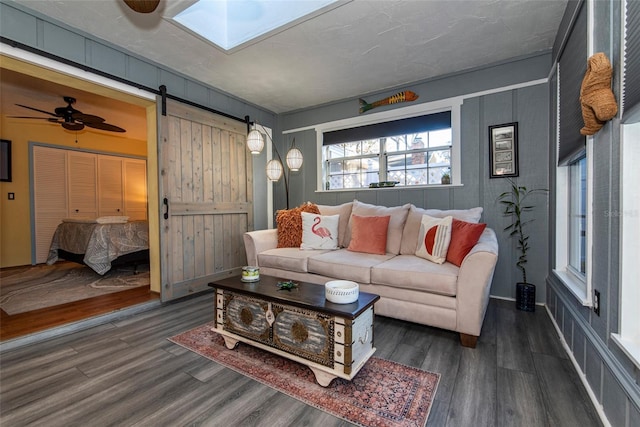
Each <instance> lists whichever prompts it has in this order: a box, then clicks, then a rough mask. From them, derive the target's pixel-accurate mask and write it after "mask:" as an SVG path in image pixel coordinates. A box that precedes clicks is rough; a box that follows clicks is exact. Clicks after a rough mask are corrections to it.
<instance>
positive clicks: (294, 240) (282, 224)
mask: <svg viewBox="0 0 640 427" xmlns="http://www.w3.org/2000/svg"><path fill="white" fill-rule="evenodd" d="M302 212H309V213H314V214H319V213H320V209H318V206H316V205H315V204H313V203H304V204H302V205H300V206H298V207H297V208H293V209H289V210H284V209H283V210H279V211H278V212H276V223H277V225H278V247H279V248H299V247H300V245H301V244H302V216H301V213H302Z"/></svg>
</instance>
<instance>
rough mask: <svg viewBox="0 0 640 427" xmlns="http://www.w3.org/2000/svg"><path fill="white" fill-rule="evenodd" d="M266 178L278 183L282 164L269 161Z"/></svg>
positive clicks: (273, 160) (272, 160)
mask: <svg viewBox="0 0 640 427" xmlns="http://www.w3.org/2000/svg"><path fill="white" fill-rule="evenodd" d="M266 170H267V178H269V179H270V180H271V181H274V182H275V181H278V180H279V179H280V177H281V176H282V172H283V170H282V164H281V163H280V162H279V161H278V160H276V159H271V160H269V162H268V163H267V168H266Z"/></svg>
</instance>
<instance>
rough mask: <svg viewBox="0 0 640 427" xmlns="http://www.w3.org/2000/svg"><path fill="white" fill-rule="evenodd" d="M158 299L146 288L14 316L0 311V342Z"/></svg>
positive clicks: (155, 294) (157, 296) (156, 295)
mask: <svg viewBox="0 0 640 427" xmlns="http://www.w3.org/2000/svg"><path fill="white" fill-rule="evenodd" d="M159 298H160V296H159V295H158V294H157V293H155V292H151V291H150V290H149V287H148V286H142V287H138V288H133V289H128V290H126V291H121V292H115V293H111V294H106V295H101V296H98V297H93V298H88V299H85V300H81V301H75V302H70V303H67V304H61V305H57V306H53V307H47V308H42V309H40V310H33V311H28V312H25V313H18V314H14V315H8V314H7V313H6V312H5V311H4V310H0V312H1V313H0V341H6V340H10V339H13V338H18V337H22V336H25V335H29V334H32V333H35V332H41V331H44V330H46V329H50V328H53V327H56V326H62V325H66V324H69V323H72V322H77V321H80V320H84V319H88V318H90V317H93V316H98V315H100V314H106V313H111V312H114V311H118V310H121V309H123V308H126V307H130V306H132V305H136V304H141V303H144V302H148V301H154V300H158V299H159Z"/></svg>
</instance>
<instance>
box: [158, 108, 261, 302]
mask: <svg viewBox="0 0 640 427" xmlns="http://www.w3.org/2000/svg"><path fill="white" fill-rule="evenodd" d="M158 110H159V111H160V110H161V109H160V108H159V109H158ZM159 123H160V126H161V129H160V151H159V165H160V183H159V184H160V185H159V190H160V194H159V196H160V205H161V217H160V221H161V222H160V223H161V236H160V245H161V255H162V258H161V271H162V292H161V294H162V300H163V301H167V300H171V299H175V298H179V297H182V296H185V295H189V294H193V293H196V292H200V291H203V290H206V289H209V288H208V286H207V284H208V283H209V282H210V281H211V280H213V279H216V278H220V277H226V276H229V275H231V274H239V273H240V271H241V268H242V266H243V265H245V263H246V255H245V251H244V244H243V241H242V235H243V233H244V232H246V231H247V230H250V229H252V228H253V205H252V200H253V194H252V188H253V176H252V160H251V153H250V152H249V150H248V149H247V148H246V144H245V140H246V132H247V129H246V125H245V124H244V123H242V122H238V121H235V120H232V119H226V118H223V117H220V116H217V115H214V114H212V113H208V112H206V111H203V110H199V109H195V108H192V107H189V106H186V105H183V104H179V103H175V102H171V101H168V102H167V115H166V116H162V115H160V116H159Z"/></svg>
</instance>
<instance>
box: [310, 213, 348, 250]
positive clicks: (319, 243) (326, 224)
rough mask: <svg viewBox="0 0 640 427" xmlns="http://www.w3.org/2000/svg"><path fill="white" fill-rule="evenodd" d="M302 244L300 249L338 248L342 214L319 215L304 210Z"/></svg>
mask: <svg viewBox="0 0 640 427" xmlns="http://www.w3.org/2000/svg"><path fill="white" fill-rule="evenodd" d="M301 215H302V244H301V245H300V249H338V224H339V223H340V215H318V214H313V213H308V212H302V213H301Z"/></svg>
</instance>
